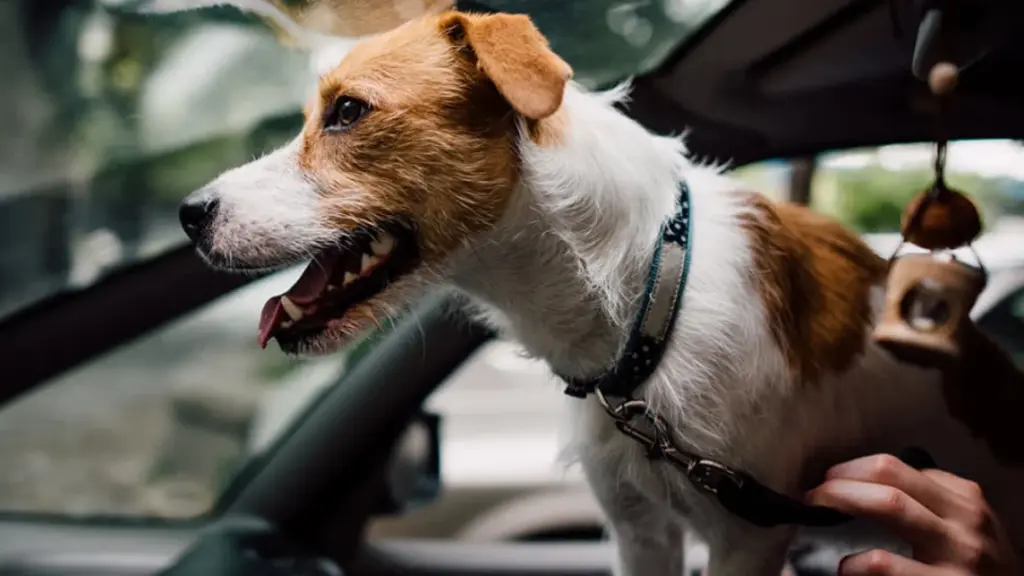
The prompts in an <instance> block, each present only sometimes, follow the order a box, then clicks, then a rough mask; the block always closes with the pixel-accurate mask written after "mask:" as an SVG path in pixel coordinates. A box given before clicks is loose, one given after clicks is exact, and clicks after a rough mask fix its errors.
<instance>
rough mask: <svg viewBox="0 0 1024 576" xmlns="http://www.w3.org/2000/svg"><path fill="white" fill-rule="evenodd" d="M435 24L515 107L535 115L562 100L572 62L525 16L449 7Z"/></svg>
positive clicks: (533, 117)
mask: <svg viewBox="0 0 1024 576" xmlns="http://www.w3.org/2000/svg"><path fill="white" fill-rule="evenodd" d="M441 25H442V27H443V29H444V32H445V34H447V35H448V37H449V38H450V39H451V41H452V42H453V43H454V44H455V45H456V46H457V47H459V48H465V49H467V52H468V53H470V54H471V55H472V57H473V58H475V60H476V64H477V67H478V68H479V69H480V70H481V71H482V72H483V73H484V74H485V75H486V76H487V77H488V78H489V79H490V80H491V82H493V83H494V86H495V87H496V88H497V89H498V92H500V93H501V95H502V96H504V97H505V99H506V100H507V101H508V103H509V104H510V105H511V106H512V108H513V109H514V110H515V111H516V112H519V113H520V114H522V115H523V116H525V117H526V118H529V119H531V120H541V119H543V118H547V117H548V116H551V115H552V114H554V113H555V111H556V110H558V108H559V107H560V106H561V105H562V96H563V95H564V93H565V85H566V82H568V81H569V78H571V77H572V68H571V67H569V65H568V64H567V63H566V62H565V61H564V60H562V59H561V58H559V57H558V55H557V54H555V53H554V52H553V51H552V50H551V48H550V47H549V46H548V41H547V39H546V38H544V36H543V35H542V34H541V33H540V31H539V30H537V28H536V27H535V26H534V25H533V22H532V21H531V20H530V18H529V17H528V16H524V15H520V14H488V15H474V14H463V13H460V12H451V13H449V14H447V15H446V16H445V17H444V18H442V20H441Z"/></svg>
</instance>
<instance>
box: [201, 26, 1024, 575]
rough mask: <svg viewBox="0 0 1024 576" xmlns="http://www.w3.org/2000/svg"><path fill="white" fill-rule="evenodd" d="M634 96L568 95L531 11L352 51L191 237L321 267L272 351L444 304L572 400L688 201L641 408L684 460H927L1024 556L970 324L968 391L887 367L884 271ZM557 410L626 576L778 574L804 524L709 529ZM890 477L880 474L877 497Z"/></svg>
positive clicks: (1009, 447) (204, 193)
mask: <svg viewBox="0 0 1024 576" xmlns="http://www.w3.org/2000/svg"><path fill="white" fill-rule="evenodd" d="M627 96H628V90H627V88H626V87H624V86H623V87H619V88H616V89H612V90H610V91H606V92H589V91H587V90H585V89H583V88H582V87H580V86H578V85H576V84H575V83H574V82H573V81H572V70H571V68H570V66H569V65H568V64H567V63H566V62H564V61H563V60H562V59H561V58H560V57H559V56H558V55H556V54H555V53H554V52H553V51H552V50H551V49H550V48H549V46H548V43H547V41H546V40H545V38H544V37H543V36H542V35H541V33H540V32H539V31H538V30H537V29H536V28H535V27H534V26H533V24H532V23H531V21H530V19H529V18H528V17H526V16H522V15H509V14H489V15H480V14H469V13H462V12H458V11H445V12H441V13H439V14H430V15H428V16H426V17H422V18H418V19H415V20H413V21H410V22H407V23H405V24H403V25H401V26H399V27H397V28H395V29H393V30H390V31H387V32H384V33H382V34H379V35H376V36H372V37H369V38H367V39H365V40H363V41H361V42H359V43H358V44H357V45H355V46H354V47H353V48H352V49H351V51H349V52H348V54H347V55H346V56H345V57H344V59H343V60H341V61H340V63H337V64H336V66H335V67H334V68H333V70H331V71H330V72H329V73H327V74H326V75H324V76H323V77H322V78H321V79H320V82H319V90H318V91H317V93H316V94H315V95H314V96H313V98H312V99H311V100H310V102H309V105H308V107H307V109H306V120H305V124H304V126H303V128H302V131H301V133H300V134H299V135H298V136H297V137H296V138H295V139H294V140H293V141H291V142H290V143H288V144H287V145H285V146H283V147H281V148H280V149H278V150H276V151H274V152H272V153H269V154H267V155H265V156H263V157H261V158H259V159H257V160H255V161H253V162H251V163H249V164H246V165H244V166H241V167H238V168H234V169H232V170H230V171H227V172H226V173H224V174H223V175H221V176H220V177H218V178H217V179H215V180H214V181H213V182H211V183H209V184H208V185H206V186H204V187H203V188H202V189H200V190H197V191H196V192H194V193H193V194H192V195H190V196H189V197H188V198H187V199H186V200H185V201H184V202H183V204H182V206H181V220H182V224H183V226H184V228H185V230H186V232H187V234H188V236H189V237H190V238H191V239H192V240H193V242H194V243H195V246H196V249H197V251H198V253H199V254H200V255H201V257H202V258H203V259H204V260H205V261H206V262H207V263H209V264H210V265H211V266H213V267H215V268H219V269H222V270H227V271H232V272H241V273H252V272H259V271H266V270H273V269H278V268H281V267H284V266H288V265H292V264H295V263H298V262H301V261H306V260H310V259H311V263H310V264H309V266H308V268H307V269H306V270H305V272H304V273H303V274H302V276H301V277H300V278H299V280H298V281H297V283H296V284H295V286H293V287H292V288H291V289H290V290H289V291H288V292H287V293H285V294H282V295H280V296H275V297H273V298H271V299H270V300H269V301H268V302H267V304H266V306H265V307H264V309H263V310H262V313H261V318H260V330H259V339H260V344H261V345H263V346H265V345H267V343H268V341H269V340H271V339H275V340H276V341H277V342H278V344H279V345H280V346H281V348H282V349H284V350H285V351H287V352H291V353H295V354H323V353H329V352H331V351H333V350H337V349H339V348H341V347H343V346H344V345H346V344H347V343H348V342H350V341H351V339H352V338H353V337H354V336H355V335H357V334H359V333H360V332H361V331H363V330H365V329H366V328H367V327H368V326H371V325H372V324H373V323H374V322H375V321H376V320H378V319H380V318H382V317H384V316H387V315H389V314H393V313H394V312H395V311H396V310H398V309H400V308H401V306H402V305H403V304H404V303H405V302H407V301H408V300H409V299H410V298H413V297H415V296H416V295H417V294H421V293H423V292H424V291H425V290H428V289H430V288H432V287H436V286H439V285H448V286H453V287H454V288H455V289H456V290H457V291H459V292H460V293H462V294H464V295H465V296H466V297H467V300H468V301H469V302H471V304H472V306H473V307H474V309H475V310H476V312H477V313H478V314H479V316H480V317H481V318H482V319H483V320H484V321H486V322H488V323H489V324H491V325H492V326H494V327H496V328H497V329H499V330H500V331H501V332H502V333H503V334H505V335H507V336H509V337H510V338H514V339H515V340H517V341H518V342H519V343H521V344H522V346H523V347H524V348H525V350H526V351H527V352H528V353H529V354H531V355H533V356H535V357H537V358H541V359H543V360H545V361H546V362H547V363H548V364H549V365H550V367H551V368H552V370H553V371H554V372H555V373H557V374H559V375H560V376H562V377H564V378H565V379H567V380H573V379H584V380H585V379H590V378H594V377H597V376H599V375H601V374H604V373H607V372H608V370H609V369H610V367H612V366H613V365H615V363H616V362H617V360H618V359H619V357H620V355H621V354H622V353H623V350H624V347H626V346H627V337H628V335H629V334H630V330H631V326H632V325H633V323H634V321H635V319H636V317H637V314H638V308H639V306H640V304H639V303H640V302H641V300H642V298H643V297H644V294H645V290H646V289H647V288H646V286H647V279H648V276H649V274H650V268H651V266H652V258H653V255H654V251H655V249H656V246H657V245H658V243H659V238H660V235H661V234H663V224H664V222H665V221H666V219H667V218H670V217H671V215H672V214H674V213H675V212H676V211H677V210H678V209H679V206H680V204H679V191H680V190H681V189H683V188H681V187H685V190H687V194H688V195H687V197H686V202H687V209H688V210H689V212H688V214H689V217H690V219H689V221H688V226H689V232H688V234H689V236H688V239H689V242H688V243H687V244H686V246H685V249H686V251H687V253H688V256H687V259H688V260H687V262H688V263H687V269H686V273H685V276H686V278H685V286H684V290H683V291H682V294H681V296H680V297H679V300H678V311H677V314H676V315H675V316H674V322H673V326H672V329H671V331H670V332H669V333H668V336H667V339H666V342H665V348H664V352H663V356H662V357H661V358H660V360H659V361H658V362H656V365H654V366H653V372H652V373H651V374H650V376H649V377H647V378H646V379H645V380H644V381H643V383H642V384H641V385H640V386H639V387H638V388H637V389H636V392H635V394H636V398H639V399H642V400H643V402H644V403H645V406H646V408H648V409H649V410H651V411H653V412H654V413H656V414H658V415H659V416H660V417H661V418H662V420H663V421H664V424H665V425H666V427H667V429H668V430H670V432H671V436H672V438H673V441H674V442H675V443H677V445H678V446H680V447H682V448H683V449H684V450H686V451H688V452H692V453H694V454H699V455H701V456H702V457H704V458H710V459H714V460H715V461H717V462H720V463H723V464H724V465H725V466H728V467H730V468H731V469H735V470H742V471H743V472H745V473H747V474H749V475H750V476H751V477H752V478H756V479H757V481H758V482H760V483H761V484H763V485H764V486H766V487H768V488H770V489H771V490H773V491H775V492H776V493H779V494H783V495H787V496H788V497H790V498H792V499H794V501H796V500H799V499H800V498H801V495H802V494H803V493H804V491H806V490H808V489H810V488H811V487H813V486H814V485H815V483H816V482H818V481H820V480H821V478H822V475H823V474H824V471H825V470H826V469H827V468H828V467H829V466H830V465H832V464H835V463H838V462H841V461H843V460H845V459H848V458H851V457H855V456H860V455H866V454H874V453H880V452H890V453H891V452H894V451H896V450H898V449H900V448H903V447H905V446H919V447H921V448H924V449H925V450H927V451H928V452H929V453H930V454H931V455H932V456H934V458H935V460H936V461H937V462H939V463H940V464H942V465H943V467H944V468H946V469H948V470H950V471H951V472H955V473H957V474H960V475H963V476H965V477H967V478H970V479H972V480H974V481H975V482H977V483H978V484H979V485H980V486H983V487H984V489H985V493H986V495H987V497H988V500H989V502H991V503H992V505H993V506H994V508H995V509H996V510H998V511H999V512H1000V514H1001V516H1002V518H1003V520H1004V521H1005V523H1006V525H1007V528H1008V530H1009V531H1010V532H1011V533H1012V534H1013V535H1014V537H1015V538H1016V542H1017V543H1018V545H1019V544H1020V543H1022V542H1024V540H1022V536H1024V499H1022V498H1020V497H1019V496H1018V494H1017V493H1018V492H1020V491H1021V487H1022V486H1024V470H1022V469H1021V467H1020V464H1021V463H1022V462H1024V454H1022V452H1024V450H1022V449H1021V448H1018V447H1017V446H1015V445H1014V441H1013V440H1011V438H1013V437H1014V436H1011V435H1010V434H1009V433H1010V432H1013V431H1015V430H1017V431H1019V426H1017V425H1016V424H1015V422H1014V418H1013V416H1012V415H1009V416H1007V415H1006V414H1007V408H1005V406H1006V405H1007V403H1008V402H1010V401H1013V400H1015V399H1017V398H1019V392H1017V391H1016V390H1018V389H1017V388H1013V387H1012V386H1011V384H1013V383H1014V382H1019V380H1020V377H1019V374H1018V373H1017V372H1016V370H1015V369H1014V368H1013V365H1012V363H1011V362H1010V360H1009V359H1008V358H1007V357H1006V355H1005V354H1002V353H1001V352H1000V351H999V350H998V349H996V348H995V347H994V346H993V345H992V344H991V343H990V342H988V341H987V340H986V339H985V337H984V336H982V335H981V334H980V333H977V331H976V329H974V328H973V327H969V331H972V332H971V335H970V337H969V339H968V343H967V344H966V345H965V349H964V355H965V363H964V365H965V366H966V367H968V368H965V371H966V370H971V371H972V373H971V374H961V373H957V372H955V371H951V372H947V373H940V372H939V371H937V370H929V369H925V368H920V367H916V366H913V365H910V364H907V363H903V362H899V361H897V360H896V359H895V358H893V357H892V356H890V355H889V354H888V353H886V352H885V351H884V350H882V349H881V348H879V347H878V346H877V345H876V344H874V343H873V341H872V339H871V332H872V328H873V326H874V324H875V323H876V322H877V320H878V318H879V315H880V310H881V303H882V301H883V297H884V281H885V277H886V264H885V262H884V261H883V260H882V259H880V258H879V257H878V256H877V255H876V254H875V253H874V252H872V251H871V250H870V249H869V248H868V247H867V246H866V245H865V244H863V243H862V242H861V240H860V239H859V238H858V237H857V236H856V235H854V234H853V233H851V232H850V231H848V230H846V229H845V228H843V227H842V226H840V225H839V224H837V223H836V222H834V221H832V220H829V219H828V218H826V217H824V216H821V215H819V214H816V213H814V212H812V211H810V210H809V209H806V208H802V207H798V206H795V205H788V204H782V203H773V202H772V201H769V200H768V199H766V198H765V197H763V196H761V195H758V194H757V193H754V192H750V191H747V190H746V189H745V188H744V187H743V186H742V185H740V184H738V183H737V182H734V181H732V180H730V179H729V178H728V177H727V176H725V175H723V174H722V173H721V171H720V170H718V169H716V168H714V167H709V166H702V165H700V164H697V163H694V162H692V161H691V160H690V159H689V157H688V155H687V150H686V147H685V145H684V142H683V140H682V139H681V138H679V137H671V136H660V135H655V134H652V133H650V132H649V131H648V130H646V129H645V128H644V127H642V126H641V125H639V124H638V123H637V122H635V121H633V120H632V119H630V118H629V117H628V116H627V115H626V114H624V113H623V112H622V111H621V110H620V108H621V106H620V105H621V104H623V103H624V102H625V101H626V99H627ZM568 411H569V416H570V418H571V421H572V423H573V426H572V427H573V430H574V434H573V441H572V442H571V443H570V445H569V446H568V447H567V449H568V451H569V453H570V454H571V455H572V457H573V458H575V459H578V461H579V462H580V463H581V465H582V468H583V470H584V472H585V475H586V477H587V480H588V482H589V484H590V486H591V488H592V489H593V492H594V494H595V495H596V498H597V500H598V501H599V502H600V504H601V506H602V508H603V510H604V512H605V514H606V515H607V518H608V521H609V526H610V529H611V533H612V536H613V537H614V540H615V542H616V544H617V561H616V562H615V565H616V573H617V574H619V575H622V576H650V575H669V574H673V575H677V574H680V573H682V572H683V553H684V552H683V546H682V533H683V530H694V531H695V532H696V533H697V534H699V535H700V536H701V537H702V539H704V540H705V541H706V542H707V543H708V545H709V548H710V564H709V572H710V574H711V575H712V576H739V575H744V576H749V575H764V576H769V575H770V576H776V575H777V574H779V571H780V569H781V568H782V566H783V563H784V561H785V557H786V552H787V549H788V548H789V546H790V544H791V542H792V541H793V540H794V538H795V537H796V535H797V533H798V529H797V528H796V527H794V526H791V525H785V524H783V525H779V526H772V527H760V526H757V525H753V524H751V523H750V522H747V521H745V520H744V519H742V518H738V517H737V516H736V515H734V514H732V513H730V512H729V511H727V510H725V509H724V508H723V507H722V505H721V504H720V502H718V501H716V499H715V498H714V497H712V495H710V494H708V493H707V492H705V491H702V490H700V489H699V488H698V487H695V486H694V484H693V483H692V482H690V481H689V479H688V478H687V476H686V475H685V474H683V473H682V472H681V471H680V470H679V469H678V468H677V467H673V466H671V465H669V464H667V463H666V462H665V461H663V460H651V459H650V458H648V456H649V454H648V451H647V448H648V447H645V446H642V445H641V444H639V443H638V442H635V441H634V440H633V439H632V438H629V437H628V436H627V435H625V434H622V433H620V430H619V429H618V428H617V427H616V424H615V422H614V421H613V418H611V417H610V416H609V415H608V413H607V410H606V408H605V407H604V406H602V402H601V399H600V398H596V397H595V396H593V395H591V396H589V397H587V398H585V399H572V400H571V401H570V405H569V408H568ZM1018 436H1019V435H1018ZM894 462H895V460H894V459H888V460H887V459H885V458H879V459H878V463H879V465H878V470H877V472H878V474H879V475H880V477H882V476H884V475H885V474H886V473H887V470H889V469H890V468H889V467H890V466H891V465H893V463H894ZM897 504H898V502H897Z"/></svg>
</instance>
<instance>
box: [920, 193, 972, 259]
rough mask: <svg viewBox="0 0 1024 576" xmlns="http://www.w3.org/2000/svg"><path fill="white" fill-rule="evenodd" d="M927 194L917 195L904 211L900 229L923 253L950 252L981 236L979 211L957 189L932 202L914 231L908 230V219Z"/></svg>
mask: <svg viewBox="0 0 1024 576" xmlns="http://www.w3.org/2000/svg"><path fill="white" fill-rule="evenodd" d="M928 194H929V192H927V191H926V192H922V193H921V194H919V195H918V196H917V197H915V198H914V199H913V200H912V201H911V202H910V204H908V205H907V208H906V209H905V210H904V211H903V218H902V220H901V222H900V229H901V230H902V232H903V237H904V238H906V239H907V241H909V242H912V243H914V244H917V245H918V246H920V247H922V248H924V249H926V250H953V249H956V248H960V247H961V246H966V245H968V244H970V243H971V242H973V241H974V239H975V238H977V237H978V235H979V234H981V215H980V214H978V208H977V207H976V206H975V205H974V203H973V202H971V199H970V198H968V197H967V196H964V195H963V194H961V193H960V192H957V191H956V190H948V191H947V192H946V193H944V194H941V195H939V196H938V197H937V198H935V199H933V200H932V201H931V203H929V204H928V206H927V207H926V208H925V212H924V214H922V215H921V217H920V218H919V219H918V221H917V224H916V226H915V227H914V229H913V230H908V229H907V227H908V225H909V224H910V221H911V218H912V217H913V215H914V213H915V212H917V211H918V209H919V207H920V206H921V203H922V202H924V200H925V198H927V197H928Z"/></svg>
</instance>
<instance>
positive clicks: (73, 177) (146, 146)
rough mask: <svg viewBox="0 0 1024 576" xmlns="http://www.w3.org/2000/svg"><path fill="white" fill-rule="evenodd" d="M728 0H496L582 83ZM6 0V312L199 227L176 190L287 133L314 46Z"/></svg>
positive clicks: (0, 272)
mask: <svg viewBox="0 0 1024 576" xmlns="http://www.w3.org/2000/svg"><path fill="white" fill-rule="evenodd" d="M725 3H726V0H700V1H696V0H658V1H657V2H654V1H652V0H640V1H637V2H620V1H612V0H591V1H589V2H557V1H554V0H493V1H491V2H487V4H488V5H489V6H491V7H493V8H494V9H497V10H503V11H514V12H526V13H529V14H531V15H532V16H533V17H534V19H535V20H536V22H537V24H538V26H539V27H540V28H541V29H542V30H543V31H544V32H545V33H546V34H548V35H549V37H550V40H551V44H552V45H553V47H554V48H555V50H557V51H558V52H560V53H561V54H562V55H563V56H564V57H565V58H566V60H568V61H569V62H570V63H571V64H572V65H573V67H574V68H575V69H576V75H577V78H578V79H579V80H580V81H581V82H582V83H584V84H587V85H591V86H595V85H603V84H608V83H610V82H614V81H617V80H620V79H622V78H625V77H627V76H629V75H634V74H637V73H642V72H644V71H647V70H649V69H651V68H652V67H654V66H655V65H657V64H658V63H659V62H660V61H661V60H662V59H664V58H665V56H666V55H667V54H668V53H669V52H670V51H671V50H672V48H673V47H675V46H676V45H678V44H679V43H680V42H681V41H682V40H683V39H684V38H685V37H686V36H687V35H689V34H690V33H691V32H692V31H693V30H694V29H695V27H696V26H698V25H699V24H700V23H702V22H703V21H705V20H706V18H708V17H709V16H710V15H712V14H713V13H714V12H715V11H717V10H718V9H720V8H721V7H722V6H723V5H724V4H725ZM119 4H122V2H120V0H90V1H85V2H62V1H57V0H55V1H47V2H43V1H40V0H17V1H11V2H2V3H0V63H2V66H0V69H2V70H4V72H5V77H4V80H5V83H6V84H7V86H8V88H5V89H4V90H3V91H0V121H2V124H3V126H5V129H4V130H3V131H2V133H0V318H2V317H4V316H7V315H9V314H10V313H12V312H14V311H17V310H18V309H20V308H23V307H25V306H27V305H30V304H32V303H34V302H37V301H39V300H41V299H43V298H45V297H47V296H50V295H52V294H55V293H56V292H59V291H62V290H67V289H75V288H80V287H84V286H88V285H90V284H92V283H93V282H95V281H96V280H97V279H99V278H102V277H103V276H104V275H106V274H108V273H109V272H110V271H112V270H114V269H116V268H118V267H121V266H124V265H127V264H132V263H137V262H140V261H144V260H146V259H150V258H152V257H154V256H156V255H158V254H160V253H162V252H165V251H167V250H168V249H171V248H174V247H178V246H181V245H183V244H184V243H185V236H184V234H183V233H182V232H181V231H180V228H179V226H178V223H177V206H178V202H179V201H180V200H181V199H182V198H183V197H185V196H186V195H187V194H188V193H189V192H191V191H192V190H194V189H195V188H198V187H199V186H201V185H202V184H204V183H205V182H207V181H209V180H212V179H213V178H214V177H215V176H217V174H219V173H220V172H222V171H223V170H225V169H227V168H230V167H232V166H236V165H240V164H243V163H245V162H247V161H248V160H250V159H251V158H252V157H253V156H256V155H260V154H262V153H264V152H266V151H268V150H269V149H272V148H273V147H275V146H277V145H280V144H281V143H283V142H284V141H285V140H286V139H287V138H288V137H290V136H291V135H293V134H294V133H296V132H297V131H298V129H299V126H300V125H301V119H302V115H301V110H302V106H303V104H304V103H305V101H306V98H307V96H308V95H309V94H310V93H311V90H312V89H313V87H314V86H315V81H316V78H315V75H314V74H313V73H312V72H311V66H310V64H309V61H308V59H307V57H306V56H305V55H304V54H301V53H300V52H297V51H294V50H291V49H289V48H286V47H284V46H282V45H281V44H279V43H278V41H277V40H276V39H275V36H274V34H273V33H272V31H271V29H270V28H269V27H267V26H266V25H265V23H263V22H262V21H260V20H258V19H256V18H254V17H250V16H248V15H245V14H242V13H240V12H238V11H237V10H235V9H233V8H230V7H218V8H211V9H203V10H197V11H191V12H185V13H179V14H170V15H159V16H142V15H138V14H131V13H126V12H125V11H123V10H117V9H116V8H117V6H118V5H119Z"/></svg>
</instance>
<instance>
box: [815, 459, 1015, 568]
mask: <svg viewBox="0 0 1024 576" xmlns="http://www.w3.org/2000/svg"><path fill="white" fill-rule="evenodd" d="M808 500H809V501H810V502H811V503H813V504H818V505H821V506H828V507H830V508H834V509H836V510H839V511H841V512H846V513H847V514H850V515H853V516H859V517H864V518H871V519H873V520H876V521H878V522H881V523H882V524H884V525H886V526H888V527H890V528H892V529H893V530H894V531H895V532H896V533H897V534H898V535H899V536H900V537H901V538H902V539H903V540H905V541H906V542H907V543H908V544H909V545H910V546H911V549H912V550H913V559H910V558H904V557H902V556H899V555H896V554H893V553H890V552H887V551H884V550H869V551H867V552H862V553H859V554H854V555H851V556H847V557H846V558H844V559H843V561H842V562H840V564H839V576H867V575H872V576H967V575H977V576H1017V575H1018V574H1020V566H1019V564H1018V563H1017V558H1016V555H1015V553H1014V550H1013V546H1012V544H1011V543H1010V540H1009V537H1008V535H1007V533H1006V531H1005V530H1004V529H1003V527H1002V525H1001V524H1000V522H999V519H998V518H996V516H995V514H994V513H993V512H992V510H991V508H989V506H988V503H987V502H986V501H985V497H984V495H983V494H982V491H981V488H980V487H979V486H978V485H977V484H975V483H974V482H971V481H969V480H965V479H963V478H959V477H957V476H954V475H952V474H949V473H947V472H942V471H940V470H915V469H914V468H911V467H910V466H908V465H907V464H905V463H903V462H902V461H901V460H899V459H898V458H896V457H894V456H889V455H876V456H867V457H864V458H858V459H856V460H851V461H850V462H846V463H843V464H839V465H837V466H834V467H833V468H832V469H830V470H829V471H828V473H827V474H826V476H825V482H823V483H822V484H821V485H820V486H818V487H817V488H815V489H814V490H812V491H811V492H810V493H809V494H808Z"/></svg>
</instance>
